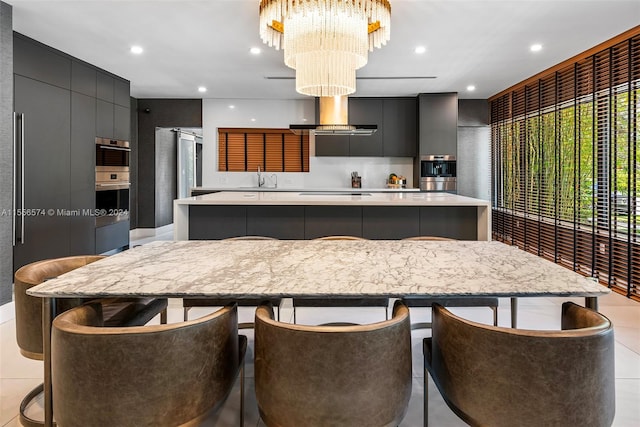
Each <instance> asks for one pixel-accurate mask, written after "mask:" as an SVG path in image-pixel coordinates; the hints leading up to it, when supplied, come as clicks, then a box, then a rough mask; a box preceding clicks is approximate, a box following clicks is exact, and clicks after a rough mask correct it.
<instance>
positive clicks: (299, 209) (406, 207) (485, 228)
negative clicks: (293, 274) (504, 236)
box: [173, 189, 491, 241]
mask: <svg viewBox="0 0 640 427" xmlns="http://www.w3.org/2000/svg"><path fill="white" fill-rule="evenodd" d="M173 218H174V240H217V239H224V238H228V237H236V236H254V235H255V236H269V237H275V238H278V239H287V240H305V239H314V238H317V237H322V236H329V235H350V236H358V237H364V238H367V239H373V240H395V239H402V238H406V237H413V236H440V237H449V238H453V239H459V240H485V241H488V240H491V206H490V203H489V202H488V201H486V200H479V199H473V198H470V197H464V196H458V195H455V194H449V193H422V192H391V193H387V192H380V193H376V192H368V191H367V190H366V189H365V190H355V189H354V190H353V191H350V192H333V191H302V192H262V191H255V192H254V191H250V192H218V193H212V194H205V195H201V196H194V197H187V198H184V199H178V200H174V217H173Z"/></svg>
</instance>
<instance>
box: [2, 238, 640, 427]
mask: <svg viewBox="0 0 640 427" xmlns="http://www.w3.org/2000/svg"><path fill="white" fill-rule="evenodd" d="M171 239H172V231H171V228H170V227H167V228H163V229H159V230H158V231H153V230H151V231H148V230H136V231H134V232H132V246H133V245H137V244H144V243H148V242H150V241H153V240H171ZM565 300H567V298H522V299H520V303H519V316H518V321H519V325H518V326H519V327H521V328H527V329H559V327H560V324H559V319H560V306H561V304H562V302H563V301H565ZM575 301H576V302H578V303H583V299H582V298H576V299H575ZM210 310H211V308H192V309H191V310H190V312H189V317H190V318H192V319H193V318H197V317H199V316H201V315H203V314H205V313H207V312H209V311H210ZM600 310H601V311H602V313H604V314H605V315H606V316H608V317H609V318H610V319H611V321H612V322H613V324H614V327H615V335H616V348H615V352H616V361H615V363H616V417H615V420H614V423H613V425H614V426H616V427H637V426H640V405H638V403H639V402H640V303H637V302H634V301H631V300H629V299H627V298H624V297H622V296H620V295H617V294H613V293H612V294H610V295H608V296H606V297H603V298H601V299H600ZM452 311H454V312H455V313H456V314H458V315H460V316H464V317H466V318H469V319H472V320H475V321H479V322H484V323H488V324H490V323H491V322H492V317H491V311H490V310H489V309H486V308H459V309H452ZM239 313H240V314H239V316H240V319H239V320H240V321H241V322H244V321H251V320H252V318H253V310H252V309H251V308H245V307H241V308H240V309H239ZM292 315H293V312H292V309H291V303H290V300H285V303H284V304H283V308H282V310H281V318H282V319H283V320H287V319H289V320H291V318H292ZM297 315H298V322H299V323H308V324H314V323H324V322H327V321H351V322H357V323H367V322H375V321H378V320H381V319H382V318H383V316H384V314H383V313H382V312H381V310H380V309H379V308H377V309H376V308H361V309H348V308H346V309H344V308H343V309H318V308H307V309H298V312H297ZM509 316H510V314H509V300H508V299H504V300H501V301H500V309H499V323H500V325H502V326H508V325H509ZM411 317H412V321H413V322H417V321H424V320H428V318H429V317H430V316H429V312H428V310H427V309H412V311H411ZM181 320H182V306H181V302H180V300H170V303H169V322H179V321H181ZM153 322H154V323H158V319H154V321H153ZM241 333H242V334H244V335H247V337H248V339H249V349H248V351H247V359H246V360H247V369H246V375H247V381H246V383H245V384H246V390H245V392H246V393H245V425H246V426H256V427H263V426H264V424H263V423H262V422H261V421H260V419H259V416H258V409H257V404H256V400H255V391H254V390H255V389H254V381H253V362H252V360H253V331H252V330H243V331H241ZM428 335H429V331H428V330H416V331H413V332H412V338H413V339H412V341H413V343H412V350H413V361H414V364H413V376H414V380H413V394H412V396H411V401H410V403H409V409H408V412H407V415H406V416H405V418H404V420H403V421H402V423H401V427H419V426H421V425H422V398H423V388H422V378H423V372H422V360H421V357H422V338H424V337H425V336H428ZM40 382H42V362H37V361H32V360H29V359H26V358H24V357H22V356H21V355H20V353H19V351H18V347H17V345H16V342H15V321H14V319H13V304H12V303H10V304H5V305H4V306H0V426H12V427H13V426H20V422H19V420H18V417H17V414H18V407H19V405H20V401H21V400H22V398H23V396H24V395H26V394H27V393H28V391H29V390H31V389H32V388H33V387H35V386H36V385H37V384H38V383H40ZM429 405H430V406H429V408H430V411H431V413H430V424H431V425H432V426H436V427H440V426H442V427H456V426H464V425H465V424H464V423H463V422H461V421H460V420H459V419H458V418H457V417H456V416H455V415H454V414H453V413H452V412H451V411H450V410H449V408H448V407H447V406H446V405H445V404H444V402H443V400H442V398H441V397H440V395H439V394H438V392H437V390H436V389H435V387H434V386H433V383H432V382H430V390H429ZM238 411H239V384H236V386H235V389H234V391H233V392H232V393H231V395H230V396H229V398H228V399H227V401H226V403H225V405H224V407H223V408H222V410H220V411H219V412H217V413H216V414H213V415H211V416H210V417H209V418H208V419H207V421H206V422H205V424H204V425H205V426H221V427H226V426H236V425H238ZM41 412H42V408H41V402H36V403H35V404H34V405H32V407H30V408H29V413H33V414H34V415H33V416H34V417H39V416H41V415H40V414H41Z"/></svg>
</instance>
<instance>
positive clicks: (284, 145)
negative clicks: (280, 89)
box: [218, 128, 309, 172]
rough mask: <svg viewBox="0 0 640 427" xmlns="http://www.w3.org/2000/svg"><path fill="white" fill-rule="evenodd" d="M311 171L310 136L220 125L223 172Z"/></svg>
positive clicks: (220, 158) (220, 160) (220, 151)
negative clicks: (221, 126)
mask: <svg viewBox="0 0 640 427" xmlns="http://www.w3.org/2000/svg"><path fill="white" fill-rule="evenodd" d="M258 167H260V169H261V170H262V171H265V172H309V136H308V135H294V134H293V133H292V132H291V131H290V130H289V129H252V128H218V170H219V171H221V172H247V171H248V172H254V171H256V170H257V169H258Z"/></svg>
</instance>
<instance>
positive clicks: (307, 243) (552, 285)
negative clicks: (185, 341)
mask: <svg viewBox="0 0 640 427" xmlns="http://www.w3.org/2000/svg"><path fill="white" fill-rule="evenodd" d="M609 292H610V291H609V290H608V289H607V288H606V287H604V286H602V285H599V284H597V283H596V282H595V281H594V280H592V279H589V278H585V277H583V276H581V275H579V274H577V273H575V272H573V271H571V270H568V269H566V268H564V267H561V266H559V265H557V264H554V263H553V262H550V261H547V260H545V259H542V258H539V257H537V256H535V255H532V254H529V253H527V252H524V251H522V250H519V249H517V248H515V247H512V246H509V245H506V244H504V243H500V242H483V241H407V240H393V241H391V240H363V241H338V240H329V241H327V240H324V241H323V240H273V241H272V240H262V241H257V240H254V241H250V240H240V241H195V240H194V241H158V242H153V243H149V244H146V245H142V246H138V247H135V248H132V249H129V250H126V251H124V252H121V253H118V254H116V255H112V256H110V257H107V258H105V259H103V260H100V261H97V262H94V263H92V264H89V265H87V266H84V267H81V268H79V269H76V270H73V271H71V272H69V273H66V274H64V275H61V276H59V277H58V278H54V279H51V280H48V281H47V282H45V283H43V284H41V285H38V286H35V287H33V288H31V289H30V290H29V291H28V293H29V294H31V295H34V296H39V297H76V296H85V297H102V296H167V297H206V296H210V297H231V298H237V299H241V298H256V297H262V296H281V297H304V296H308V297H311V296H313V297H315V296H327V297H331V296H335V297H339V296H357V297H363V296H364V297H366V296H372V297H373V296H382V295H384V296H389V297H407V296H471V295H474V296H478V295H483V296H501V297H525V296H545V295H547V296H587V297H597V296H601V295H605V294H607V293H609Z"/></svg>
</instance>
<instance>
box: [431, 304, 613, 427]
mask: <svg viewBox="0 0 640 427" xmlns="http://www.w3.org/2000/svg"><path fill="white" fill-rule="evenodd" d="M562 325H563V326H562V328H563V330H561V331H532V330H518V329H510V328H502V327H495V326H488V325H483V324H479V323H475V322H471V321H468V320H464V319H461V318H459V317H457V316H455V315H453V314H452V313H450V312H449V311H447V310H446V309H445V308H443V307H442V306H440V305H434V307H433V327H432V345H431V360H430V362H429V363H430V365H431V367H430V371H431V372H432V376H433V378H434V382H435V383H436V385H437V386H438V388H439V390H440V392H441V394H442V396H443V397H444V398H445V401H447V403H448V404H449V406H450V407H451V408H452V409H453V410H454V411H455V412H456V413H457V414H458V415H459V416H460V417H461V418H462V419H463V420H465V421H466V422H467V423H469V424H470V425H474V426H485V425H490V426H514V425H523V426H524V425H527V426H569V425H572V426H610V425H611V423H612V421H613V416H614V413H615V387H614V386H615V375H614V337H613V327H612V325H611V322H610V321H609V320H608V319H607V318H606V317H604V316H602V315H601V314H599V313H597V312H595V311H592V310H589V309H587V308H584V307H580V306H578V305H576V304H573V303H564V304H563V306H562Z"/></svg>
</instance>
